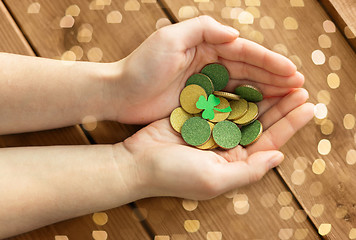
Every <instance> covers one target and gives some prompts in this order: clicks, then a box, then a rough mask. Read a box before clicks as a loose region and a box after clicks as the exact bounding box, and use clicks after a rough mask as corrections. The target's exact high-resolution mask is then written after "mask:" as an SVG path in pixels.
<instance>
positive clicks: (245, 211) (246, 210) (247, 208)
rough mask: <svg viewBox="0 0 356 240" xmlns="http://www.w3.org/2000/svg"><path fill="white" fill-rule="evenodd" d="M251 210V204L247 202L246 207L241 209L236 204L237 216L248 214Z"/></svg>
mask: <svg viewBox="0 0 356 240" xmlns="http://www.w3.org/2000/svg"><path fill="white" fill-rule="evenodd" d="M249 209H250V204H249V203H248V202H247V204H246V205H244V206H243V207H240V205H239V204H234V210H235V212H236V213H237V214H239V215H244V214H246V213H247V212H248V210H249Z"/></svg>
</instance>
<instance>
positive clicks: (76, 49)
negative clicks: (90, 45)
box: [70, 46, 83, 60]
mask: <svg viewBox="0 0 356 240" xmlns="http://www.w3.org/2000/svg"><path fill="white" fill-rule="evenodd" d="M70 51H72V52H74V54H75V56H76V60H80V59H82V57H83V49H82V48H81V47H80V46H73V47H72V48H71V49H70Z"/></svg>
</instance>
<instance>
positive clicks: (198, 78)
mask: <svg viewBox="0 0 356 240" xmlns="http://www.w3.org/2000/svg"><path fill="white" fill-rule="evenodd" d="M191 84H196V85H199V86H201V87H202V88H203V89H204V90H205V92H206V94H207V95H208V96H209V95H210V94H212V93H213V92H214V86H213V83H212V82H211V80H210V78H209V77H208V76H206V75H204V74H201V73H196V74H193V75H192V76H190V77H189V78H188V80H187V82H186V83H185V86H188V85H191Z"/></svg>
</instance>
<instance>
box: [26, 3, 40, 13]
mask: <svg viewBox="0 0 356 240" xmlns="http://www.w3.org/2000/svg"><path fill="white" fill-rule="evenodd" d="M40 10H41V4H40V3H38V2H34V3H31V4H30V5H29V6H28V8H27V13H28V14H37V13H39V12H40Z"/></svg>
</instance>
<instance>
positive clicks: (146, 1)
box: [141, 0, 157, 3]
mask: <svg viewBox="0 0 356 240" xmlns="http://www.w3.org/2000/svg"><path fill="white" fill-rule="evenodd" d="M141 2H142V3H156V2H157V0H141Z"/></svg>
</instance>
